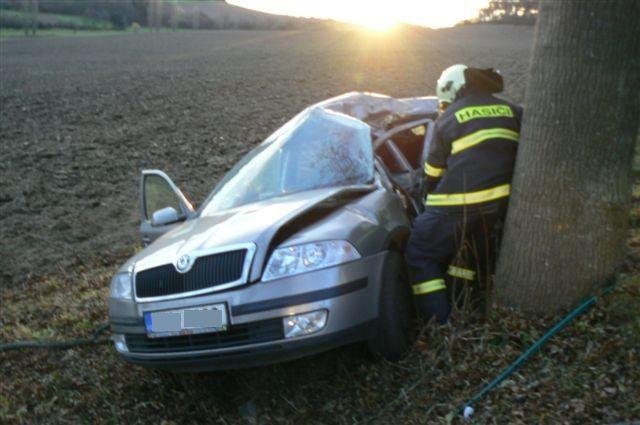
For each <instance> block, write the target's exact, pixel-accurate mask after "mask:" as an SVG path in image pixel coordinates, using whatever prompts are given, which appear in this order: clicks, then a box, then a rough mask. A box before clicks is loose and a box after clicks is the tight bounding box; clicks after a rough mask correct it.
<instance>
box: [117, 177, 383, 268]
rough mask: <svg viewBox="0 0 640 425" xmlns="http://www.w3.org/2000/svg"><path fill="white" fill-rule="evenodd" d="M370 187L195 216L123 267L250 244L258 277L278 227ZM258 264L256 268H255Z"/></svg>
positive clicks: (319, 191)
mask: <svg viewBox="0 0 640 425" xmlns="http://www.w3.org/2000/svg"><path fill="white" fill-rule="evenodd" d="M374 188H375V187H374V186H346V187H339V188H335V187H334V188H324V189H315V190H310V191H304V192H299V193H294V194H290V195H286V196H281V197H277V198H272V199H269V200H265V201H260V202H255V203H251V204H247V205H243V206H241V207H238V208H234V209H231V210H227V211H221V212H219V213H216V214H212V215H209V216H198V217H195V218H193V219H190V220H187V221H186V222H184V223H183V224H182V225H180V226H178V227H177V228H175V229H173V230H172V231H170V232H168V233H167V234H165V235H163V236H161V237H160V238H158V239H157V240H156V241H154V242H153V243H152V244H151V245H149V246H148V247H147V248H145V249H144V250H143V251H141V252H140V253H138V254H137V255H136V256H134V257H133V258H131V259H130V260H129V262H127V264H125V266H123V268H129V267H132V266H133V267H135V270H136V271H140V270H145V269H149V268H152V267H157V266H161V265H164V264H175V262H176V261H177V259H178V258H179V257H180V256H182V255H184V254H189V253H192V252H194V251H207V250H214V249H217V248H224V247H225V246H229V245H236V244H241V243H253V244H255V246H256V252H255V256H254V259H253V266H252V270H251V274H250V280H251V281H253V280H257V279H259V278H260V273H261V269H262V265H263V264H264V261H265V258H266V255H268V254H269V248H270V244H271V241H272V239H273V238H274V236H275V235H276V233H277V232H278V230H279V229H280V228H281V227H282V226H283V225H285V224H286V223H288V222H290V221H291V220H293V219H295V218H296V217H299V216H300V215H302V214H304V213H305V212H308V211H309V210H312V209H314V208H316V207H318V206H320V205H322V204H325V203H327V202H332V203H333V204H335V202H336V199H337V200H338V202H341V199H343V200H344V201H343V202H345V203H346V202H348V200H352V199H353V197H341V195H344V194H346V193H350V194H354V193H355V194H358V193H362V194H365V193H368V192H370V191H371V190H373V189H374ZM256 265H258V267H255V266H256Z"/></svg>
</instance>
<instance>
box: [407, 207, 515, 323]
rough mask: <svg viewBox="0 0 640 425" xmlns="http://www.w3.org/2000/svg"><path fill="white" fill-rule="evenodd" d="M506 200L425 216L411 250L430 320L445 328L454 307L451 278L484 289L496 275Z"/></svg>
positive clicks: (417, 288)
mask: <svg viewBox="0 0 640 425" xmlns="http://www.w3.org/2000/svg"><path fill="white" fill-rule="evenodd" d="M506 206H507V204H506V200H502V201H499V202H494V203H491V204H485V205H482V206H474V207H473V208H465V209H462V208H455V209H447V208H444V207H438V208H432V207H427V208H426V210H425V211H424V212H423V213H422V214H421V215H419V216H418V217H417V218H416V219H415V221H414V223H413V229H412V231H411V236H410V238H409V242H408V244H407V249H406V258H407V264H408V265H409V267H410V269H411V271H412V279H411V280H412V289H413V294H414V296H415V300H416V304H417V307H418V311H419V312H420V313H421V315H422V316H423V318H424V319H426V320H430V319H431V318H435V320H436V322H438V323H445V322H446V321H447V319H448V317H449V313H450V311H451V306H450V304H449V299H448V296H447V284H446V282H447V280H445V277H446V276H447V275H448V276H450V277H453V278H456V279H462V280H465V281H469V282H475V284H476V285H477V284H479V282H480V281H482V280H486V276H487V275H488V274H489V273H491V269H492V268H493V262H494V252H495V249H494V248H495V244H496V224H497V223H498V222H501V221H502V219H503V218H504V215H505V212H506Z"/></svg>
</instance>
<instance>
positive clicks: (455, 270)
mask: <svg viewBox="0 0 640 425" xmlns="http://www.w3.org/2000/svg"><path fill="white" fill-rule="evenodd" d="M447 273H448V274H449V275H450V276H453V277H459V278H460V279H465V280H474V279H475V278H476V272H475V271H473V270H469V269H465V268H463V267H457V266H449V270H447Z"/></svg>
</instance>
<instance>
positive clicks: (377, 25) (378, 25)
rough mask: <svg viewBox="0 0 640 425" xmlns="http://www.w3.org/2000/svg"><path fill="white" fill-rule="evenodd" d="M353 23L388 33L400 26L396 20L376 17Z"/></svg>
mask: <svg viewBox="0 0 640 425" xmlns="http://www.w3.org/2000/svg"><path fill="white" fill-rule="evenodd" d="M353 23H354V24H356V25H359V26H361V27H364V28H366V29H369V30H373V31H378V32H387V31H390V30H391V29H392V28H393V27H395V26H396V25H397V24H398V21H396V20H394V19H386V18H377V17H374V18H372V19H362V20H355V21H354V22H353Z"/></svg>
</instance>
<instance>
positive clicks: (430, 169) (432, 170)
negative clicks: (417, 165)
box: [424, 162, 446, 177]
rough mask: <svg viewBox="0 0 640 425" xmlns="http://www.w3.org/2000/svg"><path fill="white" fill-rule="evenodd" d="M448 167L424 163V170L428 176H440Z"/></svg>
mask: <svg viewBox="0 0 640 425" xmlns="http://www.w3.org/2000/svg"><path fill="white" fill-rule="evenodd" d="M445 171H446V168H438V167H434V166H433V165H430V164H429V163H428V162H425V163H424V172H425V174H426V175H427V176H431V177H440V176H442V175H443V174H444V172H445Z"/></svg>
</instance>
